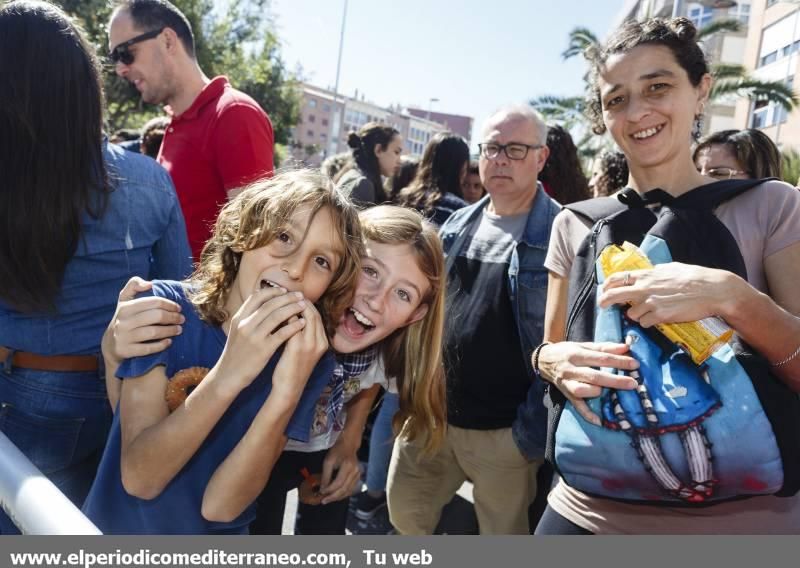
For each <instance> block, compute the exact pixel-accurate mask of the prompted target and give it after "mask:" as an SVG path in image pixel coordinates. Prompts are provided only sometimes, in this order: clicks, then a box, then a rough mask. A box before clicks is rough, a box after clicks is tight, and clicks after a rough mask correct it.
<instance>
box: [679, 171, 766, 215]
mask: <svg viewBox="0 0 800 568" xmlns="http://www.w3.org/2000/svg"><path fill="white" fill-rule="evenodd" d="M774 179H777V178H764V179H726V180H722V181H716V182H713V183H709V184H707V185H701V186H700V187H698V188H695V189H693V190H692V191H689V192H687V193H684V194H683V195H681V196H679V197H676V198H675V200H674V201H673V202H672V203H671V204H670V205H671V206H672V207H684V208H687V209H714V208H716V207H717V206H718V205H720V204H721V203H724V202H726V201H728V200H730V199H733V198H734V197H736V196H738V195H741V194H742V193H744V192H745V191H749V190H751V189H753V188H754V187H757V186H759V185H761V184H762V183H764V182H766V181H769V180H774Z"/></svg>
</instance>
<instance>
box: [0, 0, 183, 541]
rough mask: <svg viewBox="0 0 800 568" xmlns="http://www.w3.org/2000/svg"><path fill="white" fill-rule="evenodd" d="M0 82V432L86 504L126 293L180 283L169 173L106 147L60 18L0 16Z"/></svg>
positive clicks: (21, 11)
mask: <svg viewBox="0 0 800 568" xmlns="http://www.w3.org/2000/svg"><path fill="white" fill-rule="evenodd" d="M0 76H2V77H3V80H2V82H0V171H1V172H3V178H2V184H0V211H1V212H2V215H3V220H2V222H0V431H1V432H2V433H3V434H5V435H6V436H7V437H8V438H9V439H11V441H12V442H14V443H15V444H16V445H17V446H18V447H19V448H20V449H21V450H22V452H23V453H25V454H26V455H27V456H28V458H29V459H30V460H31V461H32V462H33V463H34V464H35V465H36V466H37V467H38V468H39V469H40V470H41V471H42V472H43V473H45V474H46V475H47V476H48V477H49V478H50V479H51V480H52V481H53V482H54V483H55V484H56V485H57V486H58V487H59V488H60V489H61V490H62V491H63V492H64V493H65V494H66V495H67V496H68V497H69V498H70V499H71V500H73V501H74V502H75V503H76V504H77V505H80V504H81V502H82V501H83V499H84V497H85V495H86V492H87V491H88V489H89V486H90V484H91V482H92V479H93V478H94V474H95V469H96V467H97V461H98V459H99V457H100V454H101V452H102V449H103V446H104V445H105V441H106V435H107V432H108V428H109V425H110V423H111V409H110V408H109V405H108V402H107V399H106V394H105V385H104V380H103V379H104V377H103V372H102V366H101V365H100V361H101V360H102V358H100V357H99V353H100V340H101V337H102V335H103V330H104V329H105V327H106V325H107V324H108V322H109V320H110V319H111V316H112V315H113V313H114V308H115V305H116V300H117V294H118V291H119V290H120V289H121V288H122V286H123V285H124V283H125V282H126V281H127V280H128V278H130V277H131V276H134V275H139V276H145V277H149V278H172V279H180V278H182V277H184V276H186V275H187V274H188V273H189V272H190V270H191V261H190V252H189V248H188V243H187V240H186V230H185V227H184V222H183V217H182V216H181V212H180V208H179V206H178V202H177V198H176V196H175V192H174V188H173V187H172V183H171V182H170V179H169V176H168V174H167V173H166V172H165V171H164V170H163V169H161V168H160V167H159V166H158V165H157V164H156V163H155V162H154V161H152V160H151V159H149V158H146V157H143V156H138V155H135V154H131V153H129V152H125V151H123V150H122V149H120V148H119V147H117V146H114V145H111V144H109V143H108V142H107V140H105V138H104V137H103V132H102V125H103V94H102V87H101V76H100V72H99V65H98V62H97V59H96V57H95V55H94V50H93V48H92V47H91V45H90V44H89V43H88V42H87V41H86V39H85V38H84V36H83V34H82V32H81V31H80V30H79V29H78V28H77V27H76V26H75V25H74V24H73V23H72V22H71V21H70V19H69V18H68V16H66V15H65V14H64V13H63V12H62V11H61V10H60V9H58V8H56V7H54V6H52V5H50V4H45V3H40V2H32V1H18V2H11V3H9V4H6V5H5V6H3V7H2V8H0ZM12 508H13V503H12ZM15 530H16V528H15V527H14V525H13V524H11V522H10V520H9V519H8V517H6V516H5V515H2V514H0V532H3V533H8V532H15Z"/></svg>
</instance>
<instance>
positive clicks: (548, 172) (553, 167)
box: [539, 125, 591, 205]
mask: <svg viewBox="0 0 800 568" xmlns="http://www.w3.org/2000/svg"><path fill="white" fill-rule="evenodd" d="M547 147H548V148H550V155H549V156H548V158H547V161H546V162H545V163H544V168H542V171H541V172H539V181H541V182H542V183H546V184H547V186H548V187H549V188H550V190H551V191H552V192H553V194H552V197H553V199H555V200H556V201H558V202H559V203H560V204H561V205H568V204H570V203H575V202H576V201H583V200H584V199H589V198H590V197H591V195H590V194H589V183H588V182H587V180H586V176H585V175H583V168H581V161H580V158H578V149H577V148H576V147H575V142H573V141H572V136H570V134H569V131H568V130H567V129H566V128H564V127H563V126H558V125H556V126H550V127H548V129H547Z"/></svg>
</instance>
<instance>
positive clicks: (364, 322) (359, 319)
mask: <svg viewBox="0 0 800 568" xmlns="http://www.w3.org/2000/svg"><path fill="white" fill-rule="evenodd" d="M350 312H351V313H352V314H353V317H354V318H356V321H357V322H358V323H360V324H362V325H365V326H367V327H375V324H374V323H372V322H371V321H370V320H369V318H367V316H365V315H364V314H362V313H361V312H359V311H357V310H355V309H351V310H350Z"/></svg>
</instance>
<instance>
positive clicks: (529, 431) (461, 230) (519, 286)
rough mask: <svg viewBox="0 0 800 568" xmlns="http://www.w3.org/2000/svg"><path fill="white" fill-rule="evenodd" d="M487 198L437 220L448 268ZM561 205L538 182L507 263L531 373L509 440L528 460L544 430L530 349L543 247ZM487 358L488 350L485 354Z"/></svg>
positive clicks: (537, 332) (538, 316) (539, 308)
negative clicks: (529, 208) (440, 226)
mask: <svg viewBox="0 0 800 568" xmlns="http://www.w3.org/2000/svg"><path fill="white" fill-rule="evenodd" d="M488 203H489V196H488V195H487V196H486V197H484V198H483V199H481V200H480V201H478V202H477V203H474V204H473V205H470V206H469V207H465V208H463V209H459V210H458V211H456V212H455V213H453V215H451V216H450V218H449V219H448V220H447V222H446V223H445V224H444V225H442V228H441V229H440V231H439V236H440V237H441V238H442V244H443V246H444V252H445V255H446V256H447V257H448V262H447V272H448V273H449V272H450V267H451V266H452V262H453V261H454V260H455V258H456V257H457V256H458V255H459V253H460V252H461V251H462V249H463V246H464V244H465V242H466V241H467V237H468V236H469V234H470V232H471V231H472V230H473V229H474V227H475V226H476V225H477V224H478V223H480V221H481V216H482V215H483V210H484V208H485V207H486V206H487V205H488ZM560 210H561V207H560V206H559V205H558V203H557V202H556V201H554V200H552V199H551V198H550V197H549V196H548V195H547V194H546V193H545V191H544V188H543V187H542V184H541V183H539V184H538V190H537V191H536V198H535V199H534V202H533V206H532V207H531V211H530V213H529V214H528V221H527V223H526V225H525V232H524V233H523V235H522V240H521V241H520V242H519V243H517V246H516V247H515V249H514V252H513V253H512V255H511V260H510V262H509V266H508V274H507V276H508V290H509V295H510V298H509V299H510V300H511V305H512V306H513V309H514V319H515V320H516V322H517V331H518V333H519V337H520V341H521V343H522V344H521V345H520V347H521V352H522V355H523V357H524V358H525V368H526V369H528V370H529V371H530V374H531V380H532V382H531V388H530V389H529V390H528V397H527V400H525V401H524V402H523V403H522V404H521V405H520V406H519V409H518V410H517V419H516V420H515V421H514V424H513V426H512V433H513V436H514V441H515V442H516V444H517V446H518V447H519V449H520V451H521V452H522V453H523V455H525V457H526V458H528V459H529V460H533V459H540V458H542V457H543V456H544V446H545V439H546V434H547V410H546V409H545V407H544V404H543V402H542V400H543V397H544V385H543V384H542V381H540V380H536V379H534V377H533V371H532V369H531V361H530V354H531V351H533V349H534V348H535V347H536V346H537V345H539V344H540V343H541V342H542V335H543V333H544V308H545V302H546V300H547V277H548V272H547V269H546V268H545V267H544V259H545V256H546V255H547V246H548V243H549V242H550V228H551V227H552V225H553V219H555V216H556V215H557V214H558V212H559V211H560ZM486 356H487V357H491V356H492V354H491V353H486Z"/></svg>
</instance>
